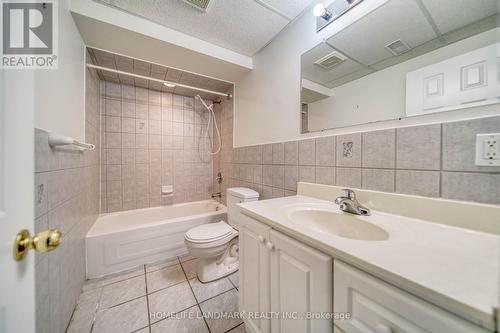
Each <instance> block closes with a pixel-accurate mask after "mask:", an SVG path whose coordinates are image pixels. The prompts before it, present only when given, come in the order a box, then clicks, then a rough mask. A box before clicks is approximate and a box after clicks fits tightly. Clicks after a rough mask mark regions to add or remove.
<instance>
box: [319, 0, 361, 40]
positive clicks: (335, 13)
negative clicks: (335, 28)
mask: <svg viewBox="0 0 500 333" xmlns="http://www.w3.org/2000/svg"><path fill="white" fill-rule="evenodd" d="M362 1H363V0H333V1H332V3H331V4H330V5H329V6H328V7H325V6H324V5H323V4H322V3H321V2H320V3H318V4H316V6H314V9H313V13H314V15H315V16H316V32H319V31H320V30H321V29H323V28H324V27H326V26H327V25H329V24H330V23H332V22H333V21H335V20H336V19H338V18H339V17H341V16H342V15H344V14H345V13H347V12H348V11H349V10H350V9H352V8H353V7H354V6H356V5H357V4H359V3H360V2H362Z"/></svg>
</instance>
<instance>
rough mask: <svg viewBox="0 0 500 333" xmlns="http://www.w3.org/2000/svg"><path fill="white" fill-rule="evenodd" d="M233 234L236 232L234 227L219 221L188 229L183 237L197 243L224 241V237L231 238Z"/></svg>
mask: <svg viewBox="0 0 500 333" xmlns="http://www.w3.org/2000/svg"><path fill="white" fill-rule="evenodd" d="M235 234H237V231H236V230H235V229H233V228H232V227H231V226H230V225H229V224H227V223H226V222H224V221H220V222H216V223H207V224H203V225H200V226H197V227H194V228H192V229H190V230H188V232H186V235H185V239H186V241H188V242H190V243H194V244H199V245H202V244H213V243H224V241H225V240H226V239H227V240H230V239H232V238H233V236H234V235H235Z"/></svg>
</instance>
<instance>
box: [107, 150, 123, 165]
mask: <svg viewBox="0 0 500 333" xmlns="http://www.w3.org/2000/svg"><path fill="white" fill-rule="evenodd" d="M121 163H122V154H121V150H120V149H106V164H121Z"/></svg>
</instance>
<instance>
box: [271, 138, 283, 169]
mask: <svg viewBox="0 0 500 333" xmlns="http://www.w3.org/2000/svg"><path fill="white" fill-rule="evenodd" d="M284 163H285V145H284V144H283V143H273V164H284Z"/></svg>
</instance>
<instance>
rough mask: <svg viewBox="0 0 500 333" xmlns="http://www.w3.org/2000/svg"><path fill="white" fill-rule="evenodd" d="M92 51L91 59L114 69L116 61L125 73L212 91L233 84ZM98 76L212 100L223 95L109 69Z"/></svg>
mask: <svg viewBox="0 0 500 333" xmlns="http://www.w3.org/2000/svg"><path fill="white" fill-rule="evenodd" d="M88 50H89V54H90V55H91V58H90V59H89V60H91V61H90V62H95V63H94V64H95V65H98V66H103V67H108V68H113V69H115V64H116V67H117V69H119V70H121V71H125V72H130V73H136V74H139V75H145V76H150V77H153V78H157V79H161V80H167V81H173V82H178V83H180V82H179V81H181V82H182V83H183V84H186V85H191V86H194V87H198V88H202V89H208V90H213V91H218V92H221V93H226V92H228V91H230V90H231V89H232V87H233V84H232V83H230V82H226V81H220V80H216V79H212V78H208V77H206V76H202V75H197V74H194V73H189V72H183V71H180V70H178V69H174V68H169V67H165V66H161V65H157V64H151V63H148V62H144V61H141V60H137V59H133V58H129V57H125V56H120V55H116V54H113V53H110V52H106V51H100V50H96V49H92V48H88ZM98 74H99V77H100V78H101V79H103V80H105V81H112V82H118V83H122V84H129V85H133V86H136V87H141V88H149V89H153V90H158V91H164V92H171V93H173V92H174V91H175V93H176V94H180V95H185V96H194V95H195V94H198V93H199V94H200V95H201V96H202V97H204V98H208V99H210V100H220V96H218V95H216V94H211V93H201V92H197V91H196V90H193V89H188V88H183V87H175V88H169V87H166V86H165V85H163V84H162V83H160V82H156V81H149V80H145V79H140V78H134V77H131V76H127V75H123V74H116V73H112V72H107V71H102V70H99V71H98Z"/></svg>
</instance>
